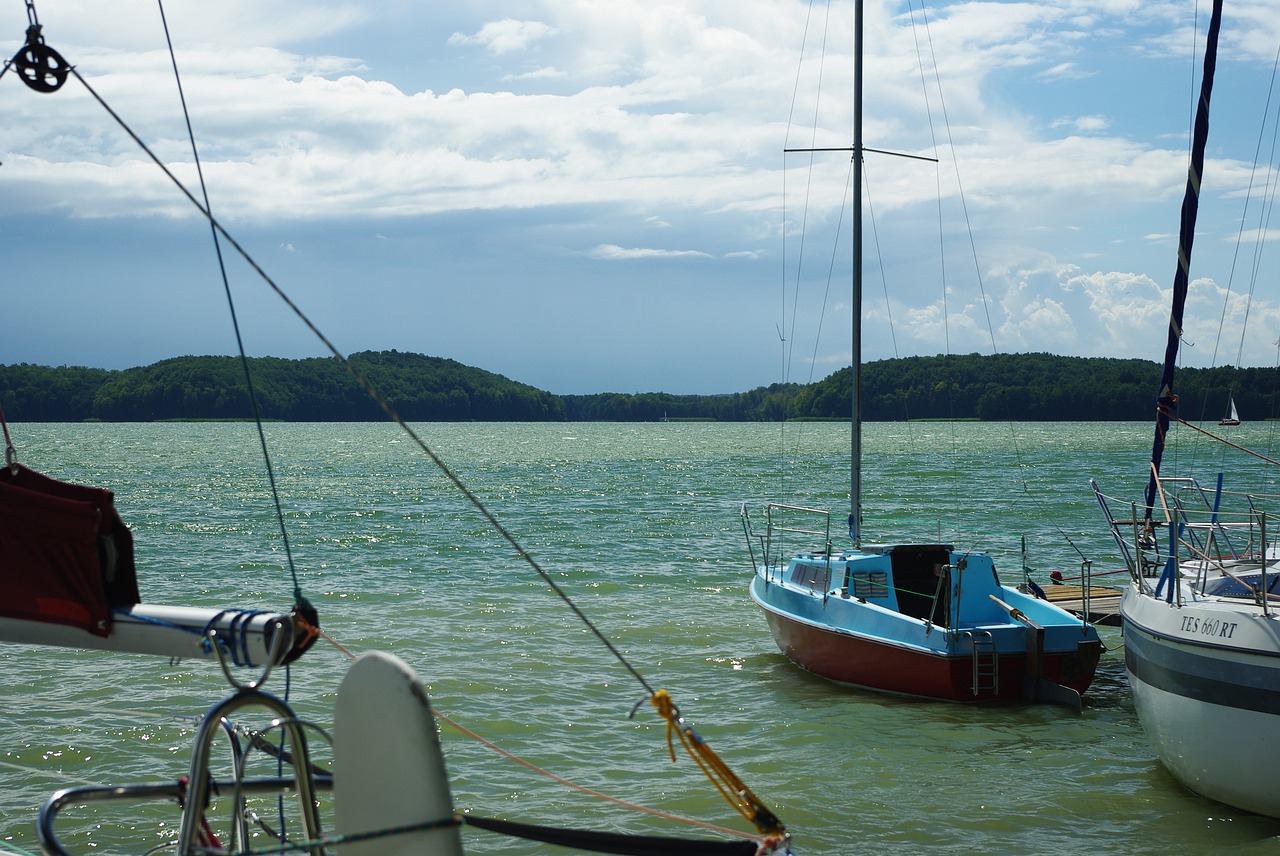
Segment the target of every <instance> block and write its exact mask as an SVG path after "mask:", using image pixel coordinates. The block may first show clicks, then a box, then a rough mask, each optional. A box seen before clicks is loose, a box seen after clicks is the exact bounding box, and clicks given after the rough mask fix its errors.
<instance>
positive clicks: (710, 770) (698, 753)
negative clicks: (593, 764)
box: [649, 690, 787, 838]
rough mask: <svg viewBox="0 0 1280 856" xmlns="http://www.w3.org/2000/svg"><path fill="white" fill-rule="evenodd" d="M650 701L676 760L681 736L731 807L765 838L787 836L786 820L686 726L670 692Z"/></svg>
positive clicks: (687, 750)
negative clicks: (662, 723)
mask: <svg viewBox="0 0 1280 856" xmlns="http://www.w3.org/2000/svg"><path fill="white" fill-rule="evenodd" d="M649 701H650V702H652V703H653V706H654V707H656V708H657V709H658V714H659V715H660V716H661V717H662V718H663V719H665V720H666V721H667V750H668V751H669V752H670V753H671V760H672V761H675V759H676V750H675V742H674V740H673V739H672V738H673V736H678V737H679V738H680V744H681V745H682V746H684V749H685V751H686V752H688V753H689V757H691V758H693V760H694V761H695V762H696V763H697V765H698V766H699V767H701V768H702V772H703V773H705V774H706V776H707V778H708V779H710V780H711V784H713V785H715V787H716V790H718V791H720V794H721V795H722V796H723V797H724V798H725V799H726V800H727V801H728V802H729V804H730V805H732V806H733V807H734V808H735V809H737V811H738V814H740V815H742V816H743V817H744V818H746V819H747V820H749V821H751V823H752V824H753V825H754V826H755V828H756V829H758V830H760V832H761V833H762V834H764V835H765V836H768V837H771V838H777V837H782V836H785V835H786V833H787V829H786V827H785V826H783V825H782V821H780V820H778V818H777V817H776V816H775V815H774V814H773V812H771V811H769V809H768V808H766V807H765V805H764V803H763V802H761V801H760V799H759V798H758V797H757V796H756V795H755V794H753V793H752V792H751V789H750V788H748V787H747V786H746V785H745V784H744V783H743V781H742V780H741V779H739V778H738V776H737V774H736V773H734V772H733V770H731V769H729V766H728V765H727V764H725V762H724V761H722V760H720V756H719V755H717V754H716V753H715V752H714V751H712V749H711V747H710V746H708V745H707V744H706V742H705V741H704V740H703V739H702V738H701V737H700V736H698V733H697V732H696V731H694V730H693V728H691V727H690V726H689V725H687V724H686V723H685V721H684V719H683V718H682V717H681V716H680V710H679V709H678V708H677V707H676V705H675V702H673V701H672V700H671V696H670V695H668V694H667V691H666V690H658V691H657V692H655V693H654V694H653V695H652V696H650V698H649Z"/></svg>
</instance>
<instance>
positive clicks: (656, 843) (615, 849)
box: [461, 814, 760, 856]
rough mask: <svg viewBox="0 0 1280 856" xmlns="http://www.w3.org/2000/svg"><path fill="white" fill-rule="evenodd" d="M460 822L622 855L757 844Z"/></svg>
mask: <svg viewBox="0 0 1280 856" xmlns="http://www.w3.org/2000/svg"><path fill="white" fill-rule="evenodd" d="M461 817H462V822H463V823H464V824H466V825H467V826H474V827H476V828H477V829H483V830H486V831H488V832H496V833H499V834H502V835H507V836H511V837H513V838H523V839H526V840H528V841H541V842H543V843H544V844H555V845H558V846H560V847H572V848H574V849H577V850H589V851H591V852H593V853H616V854H622V856H755V854H756V853H758V852H759V851H760V845H759V844H758V843H757V842H755V841H750V840H747V839H742V840H739V841H708V840H705V839H702V840H700V839H696V838H666V837H662V836H657V835H627V834H624V833H619V832H595V831H592V830H589V829H562V828H559V827H554V826H535V825H532V824H528V823H514V822H512V821H509V820H493V819H491V818H485V817H475V816H474V815H469V814H464V815H462V816H461Z"/></svg>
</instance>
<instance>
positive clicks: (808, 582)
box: [791, 562, 827, 589]
mask: <svg viewBox="0 0 1280 856" xmlns="http://www.w3.org/2000/svg"><path fill="white" fill-rule="evenodd" d="M791 582H792V583H794V584H795V585H798V586H808V587H809V588H811V589H819V588H821V589H825V588H826V587H827V566H826V565H810V564H806V563H804V562H796V565H795V567H793V568H792V569H791Z"/></svg>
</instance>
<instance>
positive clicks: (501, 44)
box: [449, 18, 558, 56]
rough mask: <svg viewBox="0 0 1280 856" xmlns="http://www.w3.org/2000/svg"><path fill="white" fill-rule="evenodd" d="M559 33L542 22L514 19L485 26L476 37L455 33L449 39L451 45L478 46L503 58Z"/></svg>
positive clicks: (525, 49)
mask: <svg viewBox="0 0 1280 856" xmlns="http://www.w3.org/2000/svg"><path fill="white" fill-rule="evenodd" d="M557 32H558V30H556V28H555V27H550V26H547V25H546V24H544V23H542V22H541V21H516V20H513V19H512V18H504V19H502V20H501V21H491V22H489V23H487V24H485V25H484V26H483V27H481V28H480V29H479V31H478V32H476V33H475V35H471V36H466V35H463V34H462V33H454V34H453V35H452V36H450V37H449V44H450V45H478V46H480V47H483V48H484V49H485V50H487V51H488V52H489V53H491V54H494V55H497V56H501V55H503V54H508V53H515V52H518V51H527V50H529V49H530V48H532V47H533V46H534V45H536V44H537V43H538V42H541V41H543V40H545V39H548V38H550V37H551V36H554V35H555V34H556V33H557Z"/></svg>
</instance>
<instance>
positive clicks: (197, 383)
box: [0, 351, 1280, 422]
mask: <svg viewBox="0 0 1280 856" xmlns="http://www.w3.org/2000/svg"><path fill="white" fill-rule="evenodd" d="M349 359H350V362H351V364H352V366H354V367H355V368H356V369H357V370H358V371H359V372H360V373H361V374H362V375H364V376H365V377H366V378H367V379H368V380H369V381H370V383H372V384H373V385H374V386H375V387H376V388H377V389H378V391H379V392H380V393H381V394H382V396H383V397H384V398H385V399H386V400H387V401H389V402H390V403H391V405H392V406H393V407H394V408H395V410H396V412H397V413H398V414H399V415H400V417H401V418H403V419H405V420H408V421H413V422H428V421H432V422H441V421H449V422H461V421H616V422H652V421H658V420H662V419H670V420H715V421H721V422H748V421H749V422H762V421H763V422H774V421H779V420H783V419H848V418H849V416H850V410H851V404H850V390H851V383H852V370H851V369H848V368H845V369H842V370H840V371H837V372H836V373H834V374H832V375H830V376H829V377H827V378H824V379H823V380H820V381H817V382H815V383H812V384H796V383H778V384H773V385H770V386H767V387H758V388H756V389H753V390H750V391H747V392H740V393H730V394H722V395H673V394H670V393H659V392H653V393H638V394H632V393H608V392H606V393H597V394H592V395H554V394H552V393H550V392H546V391H544V390H540V389H537V388H535V387H532V386H529V385H527V384H522V383H517V382H515V381H512V380H510V379H508V378H506V377H503V376H502V375H498V374H494V373H492V372H487V371H484V370H482V369H478V368H474V367H471V366H466V365H463V364H461V363H458V362H456V361H454V360H448V359H442V358H439V357H429V356H423V355H421V354H412V353H404V352H399V351H377V352H374V351H369V352H364V353H359V354H353V355H352V356H351V357H350V358H349ZM246 364H247V367H248V375H249V377H250V378H252V387H253V397H252V399H251V398H250V395H249V392H248V389H249V386H248V384H246V381H245V366H246ZM1177 378H1178V391H1179V395H1180V415H1181V416H1182V417H1183V418H1185V419H1190V420H1193V421H1204V420H1212V421H1216V420H1217V419H1218V418H1219V417H1220V416H1222V415H1223V413H1224V412H1225V410H1226V407H1227V397H1228V395H1229V394H1232V395H1234V397H1235V400H1236V403H1237V405H1238V407H1239V409H1240V412H1241V414H1242V416H1243V418H1244V419H1246V420H1257V419H1264V418H1270V417H1273V416H1277V415H1280V398H1278V395H1280V393H1278V392H1277V390H1278V388H1280V384H1277V380H1280V369H1274V368H1272V369H1263V368H1245V369H1232V368H1215V369H1181V370H1180V371H1179V373H1178V376H1177ZM1159 379H1160V367H1159V365H1158V364H1157V363H1155V362H1151V361H1146V360H1120V359H1105V358H1087V357H1061V356H1055V355H1052V354H997V355H992V356H982V355H978V354H968V355H948V356H936V357H905V358H899V359H891V360H881V361H879V362H874V363H868V364H867V365H865V366H863V369H862V380H863V389H864V394H863V402H862V407H863V419H864V420H866V421H870V422H883V421H903V420H909V419H978V420H983V421H1003V420H1015V421H1144V420H1148V419H1151V418H1153V416H1154V413H1155V399H1156V387H1157V385H1158V383H1159ZM255 402H256V405H257V411H258V413H259V414H260V415H261V416H262V418H264V419H272V420H283V421H291V422H328V421H342V422H351V421H370V420H382V419H386V418H387V416H386V414H385V413H384V412H383V411H382V409H381V408H380V407H379V406H378V405H377V404H376V403H374V402H373V401H372V400H371V399H370V398H369V396H368V395H367V394H366V392H365V391H364V390H363V389H362V388H361V386H360V385H359V384H358V383H357V382H356V380H355V378H354V377H353V375H352V374H351V373H350V372H348V371H347V369H346V368H345V367H344V366H343V365H342V364H341V363H339V362H338V361H337V360H336V359H332V358H319V357H317V358H308V359H299V360H287V359H280V358H276V357H251V358H249V359H247V360H246V361H243V362H242V361H241V360H240V359H239V358H237V357H177V358H175V359H170V360H163V361H161V362H158V363H154V364H152V365H149V366H143V367H139V368H131V369H124V370H118V371H110V370H105V369H94V368H84V367H69V366H61V367H48V366H36V365H30V364H26V363H23V364H19V365H10V366H0V407H2V408H3V409H4V412H5V414H6V415H7V416H8V418H9V419H11V420H13V421H15V422H81V421H86V420H101V421H108V422H149V421H156V420H166V419H245V418H251V417H252V416H254V415H255V414H254V409H255V408H254V403H255Z"/></svg>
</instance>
